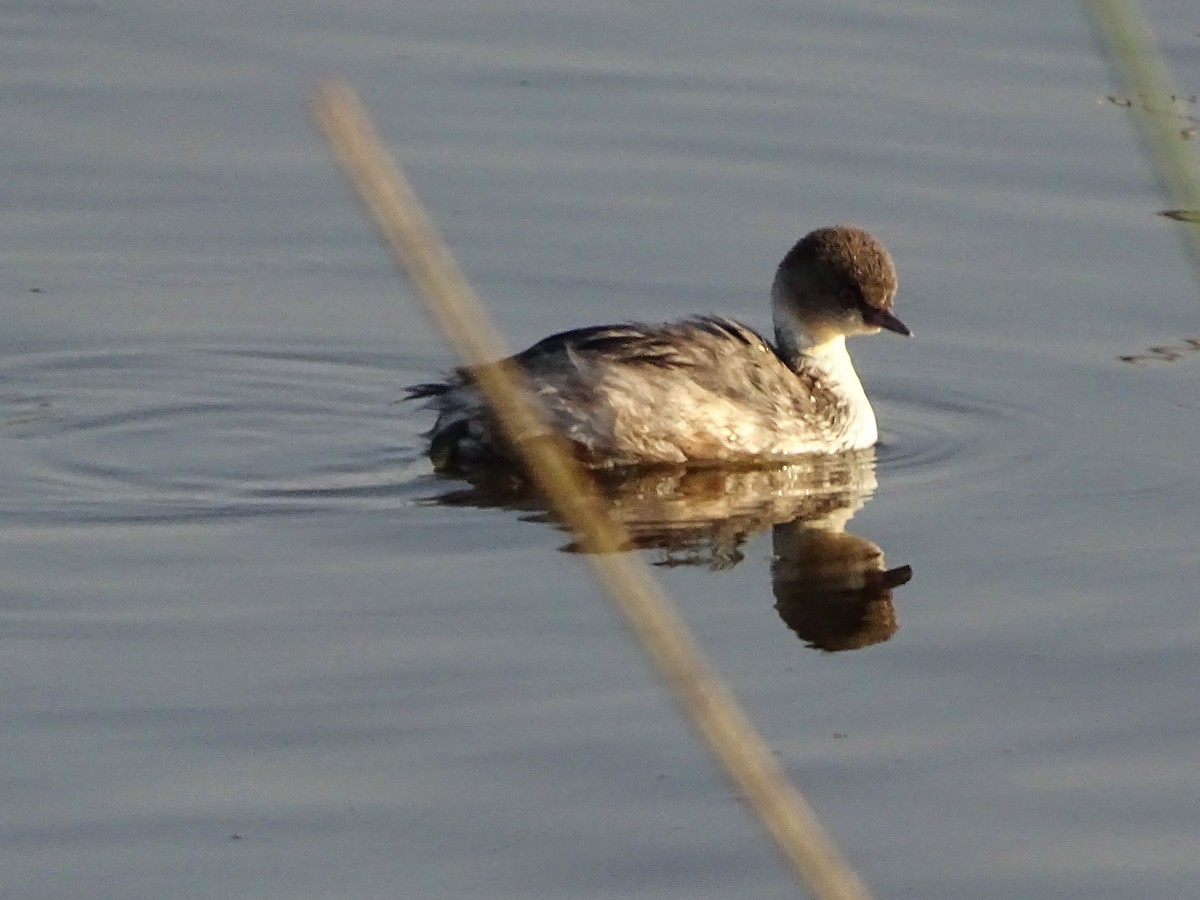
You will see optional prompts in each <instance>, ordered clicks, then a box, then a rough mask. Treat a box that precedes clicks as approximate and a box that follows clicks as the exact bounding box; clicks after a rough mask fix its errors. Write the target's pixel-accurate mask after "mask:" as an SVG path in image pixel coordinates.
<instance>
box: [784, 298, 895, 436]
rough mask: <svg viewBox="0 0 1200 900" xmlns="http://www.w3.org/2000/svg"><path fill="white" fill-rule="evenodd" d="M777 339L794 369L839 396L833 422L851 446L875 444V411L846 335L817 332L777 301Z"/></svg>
mask: <svg viewBox="0 0 1200 900" xmlns="http://www.w3.org/2000/svg"><path fill="white" fill-rule="evenodd" d="M775 342H776V346H777V347H778V352H779V356H780V358H781V359H783V361H784V362H785V363H786V364H787V365H788V367H789V368H791V369H792V371H793V372H795V373H796V374H797V375H801V376H807V377H809V378H812V379H813V380H814V381H815V383H816V384H817V385H818V386H819V387H820V388H821V389H822V392H828V394H829V395H832V396H833V397H834V398H836V406H837V409H836V411H835V412H834V414H833V417H834V419H835V420H836V421H835V422H834V423H833V424H834V427H835V428H836V430H837V431H838V432H840V433H841V434H842V435H843V437H844V438H845V440H846V442H847V446H850V447H854V448H863V447H870V446H873V445H874V444H875V441H876V440H877V439H878V436H879V431H878V426H877V424H876V421H875V411H874V410H873V409H872V408H871V402H870V401H869V400H868V399H867V393H866V391H864V390H863V386H862V382H861V381H860V380H859V377H858V373H857V372H856V371H855V370H854V363H853V362H852V361H851V360H850V354H849V352H847V350H846V336H845V335H844V334H822V333H816V334H814V333H813V331H812V330H810V329H808V328H805V327H804V326H803V325H802V324H801V323H800V322H798V321H797V320H796V317H795V315H794V314H793V313H791V312H790V311H789V310H788V309H787V308H786V307H784V306H783V305H782V304H780V303H778V302H777V303H776V304H775Z"/></svg>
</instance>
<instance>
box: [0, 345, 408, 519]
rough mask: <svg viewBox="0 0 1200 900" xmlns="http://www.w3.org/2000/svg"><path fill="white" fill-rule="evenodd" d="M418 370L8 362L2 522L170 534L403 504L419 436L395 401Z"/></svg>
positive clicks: (210, 354)
mask: <svg viewBox="0 0 1200 900" xmlns="http://www.w3.org/2000/svg"><path fill="white" fill-rule="evenodd" d="M417 368H420V367H414V366H412V365H411V364H407V363H406V361H405V360H403V359H400V358H397V357H394V356H389V355H387V354H371V353H369V352H365V351H362V350H359V349H353V350H347V351H345V352H339V351H336V350H334V351H331V350H329V348H315V349H310V348H304V347H298V348H297V347H288V348H279V347H266V348H262V347H258V348H239V349H234V350H230V349H228V348H212V347H203V346H199V347H197V346H189V345H179V346H163V345H156V346H153V347H128V348H122V349H114V350H104V351H100V352H65V351H59V352H49V353H36V354H33V353H31V354H18V355H11V356H8V357H6V358H3V359H0V435H3V438H4V440H5V443H6V450H5V453H4V455H3V460H4V462H3V463H0V465H3V466H4V467H5V469H6V470H7V474H8V475H9V477H7V478H5V486H4V490H3V494H2V495H0V514H2V515H5V516H8V517H10V518H15V519H19V520H23V521H45V520H48V519H49V520H55V519H62V518H69V519H70V520H72V521H79V520H81V519H83V520H95V519H103V520H145V519H148V518H150V519H166V520H170V519H178V518H185V519H193V518H200V517H211V516H225V517H229V516H243V515H262V514H269V513H272V512H295V511H300V510H305V509H322V508H328V507H330V506H332V505H344V504H345V503H348V502H353V503H355V504H367V505H370V504H373V503H387V504H392V505H394V504H396V503H397V502H408V501H409V500H410V499H411V498H410V496H409V493H410V490H411V487H410V486H411V483H412V481H413V479H414V478H415V477H416V474H417V473H418V472H421V471H423V470H424V466H423V463H422V462H421V461H420V453H419V451H418V445H419V442H420V440H419V434H418V432H419V430H420V429H419V423H418V422H417V420H416V417H415V416H412V417H405V416H403V415H400V414H399V410H398V408H397V407H396V406H395V405H394V401H395V400H396V399H397V398H398V397H399V396H400V394H401V389H402V387H403V385H405V384H407V383H409V382H411V381H412V380H414V378H415V376H414V375H413V374H412V373H413V372H415V371H416V370H417ZM31 473H33V477H31Z"/></svg>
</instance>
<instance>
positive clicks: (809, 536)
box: [426, 450, 912, 652]
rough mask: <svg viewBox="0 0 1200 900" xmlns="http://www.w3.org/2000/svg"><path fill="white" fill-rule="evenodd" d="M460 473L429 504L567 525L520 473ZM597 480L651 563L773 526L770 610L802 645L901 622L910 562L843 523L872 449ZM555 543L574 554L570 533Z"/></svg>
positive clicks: (863, 640)
mask: <svg viewBox="0 0 1200 900" xmlns="http://www.w3.org/2000/svg"><path fill="white" fill-rule="evenodd" d="M464 477H468V484H467V486H465V487H463V486H461V482H460V483H459V486H457V487H455V488H453V489H451V490H447V491H444V492H442V493H440V494H437V495H436V496H433V497H430V498H428V499H427V501H426V502H428V503H431V504H436V505H440V506H457V507H474V508H500V509H510V510H514V511H519V512H524V513H527V515H526V516H525V517H524V518H525V520H526V521H531V522H543V523H549V524H553V525H554V526H555V527H559V528H562V527H563V526H562V525H561V523H560V522H559V521H558V520H557V519H556V517H555V516H554V514H553V513H552V512H551V511H550V510H549V509H548V507H547V504H545V503H544V502H543V501H542V500H541V498H540V497H539V495H538V492H537V491H536V490H535V489H534V488H533V487H532V486H531V485H530V484H529V482H528V481H527V480H526V479H525V478H524V477H523V476H522V475H521V474H520V473H519V472H515V471H513V470H505V471H498V472H497V471H490V472H486V473H473V474H471V475H470V476H464ZM596 479H597V485H598V488H599V490H600V493H601V495H602V496H603V498H604V499H605V500H606V502H607V503H608V509H609V512H610V514H611V515H612V516H613V517H614V518H615V519H616V520H617V521H618V522H619V523H620V524H621V525H622V527H623V528H624V529H625V532H626V534H627V535H628V538H629V543H628V546H627V549H629V550H644V551H650V552H652V553H654V554H655V558H654V559H653V560H652V564H653V565H656V566H662V567H675V566H697V567H703V568H707V569H709V570H712V571H722V570H726V569H730V568H732V567H734V566H736V565H738V564H739V563H741V562H742V561H743V559H744V558H745V554H744V553H743V550H742V548H743V546H744V545H745V543H746V541H747V539H749V538H750V537H751V536H752V535H754V534H756V533H758V532H761V531H765V530H767V529H768V528H770V529H771V534H772V551H773V552H772V559H771V587H772V591H773V593H774V595H775V609H776V611H777V612H778V613H779V617H780V619H782V620H783V622H784V623H785V624H786V625H787V626H788V627H789V628H790V629H791V630H792V631H794V632H795V634H796V636H797V637H799V638H800V639H801V640H802V641H803V642H804V643H805V644H806V645H807V646H809V647H813V648H815V649H819V650H825V651H829V652H835V651H840V650H852V649H856V648H860V647H866V646H870V645H872V644H877V643H880V642H882V641H886V640H887V639H888V638H890V637H891V636H892V635H893V634H894V633H895V632H896V630H897V628H898V620H897V617H896V611H895V608H894V606H893V604H892V591H893V590H894V589H895V588H897V587H900V586H901V585H904V584H906V583H908V581H909V580H911V578H912V568H911V567H910V566H898V567H895V568H891V569H887V568H886V567H885V563H884V554H883V551H882V550H881V549H880V548H879V547H878V546H876V545H875V544H873V543H872V542H870V541H868V540H866V539H865V538H862V537H859V536H858V535H855V534H852V533H849V532H847V531H846V525H847V523H848V522H849V521H850V519H851V518H852V517H853V516H854V514H855V513H856V512H857V511H858V510H859V509H861V508H862V506H863V504H865V503H866V502H867V500H868V499H869V498H870V497H871V495H872V494H873V493H874V491H875V487H876V481H875V457H874V452H873V451H869V450H868V451H863V452H859V453H849V454H843V455H840V456H833V457H817V458H812V459H806V460H804V461H802V462H796V463H789V464H787V465H782V466H777V467H773V468H760V469H725V468H683V467H678V468H676V467H671V468H654V469H634V470H616V471H607V472H600V473H597V474H596ZM561 549H562V550H563V551H564V552H568V553H577V552H580V547H579V545H578V543H576V542H575V541H570V542H568V543H567V544H565V545H564V546H563V547H562V548H561Z"/></svg>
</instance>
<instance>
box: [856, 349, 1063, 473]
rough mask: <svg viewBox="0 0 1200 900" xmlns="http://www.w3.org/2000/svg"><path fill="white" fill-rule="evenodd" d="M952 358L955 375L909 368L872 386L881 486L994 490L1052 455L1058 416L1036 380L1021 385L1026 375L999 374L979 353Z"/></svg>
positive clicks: (947, 361) (950, 364)
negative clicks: (1001, 389)
mask: <svg viewBox="0 0 1200 900" xmlns="http://www.w3.org/2000/svg"><path fill="white" fill-rule="evenodd" d="M953 356H954V354H953V353H951V354H947V358H945V359H943V360H942V361H941V364H942V365H943V366H945V367H946V368H947V369H948V370H949V371H950V372H952V373H953V374H952V375H951V374H941V373H938V372H930V371H923V372H920V373H918V372H915V371H913V370H911V369H909V370H906V371H905V372H903V373H901V374H899V375H898V376H896V377H893V378H892V380H891V381H889V382H888V383H887V384H884V385H880V386H879V387H875V386H874V385H872V388H873V389H872V390H871V395H872V398H873V400H874V405H875V409H876V414H877V415H878V417H879V421H880V433H881V439H880V443H879V446H878V448H877V451H876V458H877V460H878V464H879V470H880V474H879V480H880V483H881V484H886V485H892V486H898V485H907V486H914V487H920V488H921V489H922V490H936V489H937V488H938V486H939V485H940V486H945V487H947V488H948V489H950V490H953V491H954V492H956V493H962V492H964V491H965V490H972V489H987V488H989V487H996V486H999V485H1001V484H1003V483H1006V482H1008V481H1010V480H1011V476H1012V472H1013V470H1014V468H1015V467H1017V466H1021V467H1024V468H1025V469H1028V467H1029V466H1035V467H1036V466H1039V465H1042V464H1044V462H1045V461H1046V460H1047V459H1049V458H1050V457H1051V456H1052V455H1053V454H1051V453H1050V452H1049V451H1050V450H1052V449H1053V447H1054V446H1055V445H1056V444H1057V441H1058V437H1057V434H1056V432H1055V430H1054V427H1053V423H1054V417H1053V414H1052V412H1051V411H1049V410H1046V409H1039V406H1040V405H1042V404H1044V401H1045V398H1044V396H1043V393H1044V392H1042V391H1040V390H1039V389H1038V388H1039V386H1038V384H1037V380H1036V378H1035V377H1033V376H1030V381H1029V382H1028V389H1022V387H1021V385H1022V384H1023V383H1024V382H1023V379H1022V378H1021V376H1020V375H1016V376H1014V374H1013V373H1012V372H1008V373H1006V375H1005V377H1004V378H1000V377H998V375H997V374H996V373H992V372H989V371H988V370H987V366H986V364H984V363H983V361H981V360H980V359H979V358H978V357H976V358H975V359H969V358H964V359H962V360H961V361H957V362H956V360H955V359H954V358H953ZM992 363H993V364H994V365H995V364H998V361H997V360H995V359H993V360H992ZM998 385H1004V393H1003V395H1002V396H998V395H997V394H998V387H997V386H998Z"/></svg>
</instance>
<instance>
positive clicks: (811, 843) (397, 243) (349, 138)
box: [314, 84, 869, 900]
mask: <svg viewBox="0 0 1200 900" xmlns="http://www.w3.org/2000/svg"><path fill="white" fill-rule="evenodd" d="M314 116H315V118H316V121H317V123H318V125H319V126H320V128H321V130H322V132H323V133H324V135H325V137H326V139H327V140H328V141H329V144H330V146H331V148H332V149H333V152H334V155H335V156H336V157H337V160H338V162H339V164H340V165H341V167H342V170H343V171H344V172H345V174H346V176H347V178H348V179H349V180H350V183H351V185H352V186H353V188H354V189H355V191H356V192H357V193H358V195H359V197H360V198H361V199H362V201H363V202H364V203H365V204H366V206H367V208H368V209H369V210H370V212H371V215H372V216H373V217H374V219H375V222H376V224H377V225H378V226H379V229H380V231H381V232H382V233H383V235H384V238H385V239H386V240H387V243H388V245H389V246H390V247H391V249H392V252H393V253H395V255H396V258H397V259H398V260H399V261H400V262H401V263H402V264H403V267H404V270H405V271H406V272H407V273H408V276H409V278H410V279H411V280H412V282H413V284H414V285H415V286H416V288H417V292H418V293H419V294H420V296H421V297H422V299H423V300H424V301H425V303H426V305H427V306H428V307H429V310H430V312H431V313H432V315H433V317H434V319H435V320H436V321H437V323H438V325H439V326H440V327H441V329H442V332H443V334H444V335H445V337H446V339H447V341H448V342H449V343H450V344H451V346H452V347H453V348H454V349H455V350H456V351H457V352H458V354H459V356H460V357H461V358H462V359H463V361H464V362H466V363H467V364H469V365H478V364H480V363H484V362H489V361H492V360H496V359H500V358H502V357H504V356H505V355H506V351H505V348H504V347H503V346H502V344H501V342H500V341H499V340H498V339H497V338H496V337H494V334H495V331H494V329H493V328H492V327H491V325H490V323H489V322H488V320H487V317H486V315H485V314H484V311H483V306H482V304H481V303H480V301H479V298H478V297H477V296H476V295H475V293H474V291H472V290H471V287H470V285H469V284H468V283H467V281H466V278H465V277H464V276H463V274H462V272H461V270H460V269H459V268H458V266H457V264H456V263H455V261H454V258H453V257H452V256H451V254H450V251H449V250H448V249H447V248H446V246H445V244H444V243H443V242H442V241H441V239H440V238H439V237H438V235H437V233H436V231H435V229H434V227H433V224H432V222H431V221H430V220H429V217H428V216H427V215H426V214H425V212H424V210H423V209H422V207H421V204H420V202H419V201H418V200H417V198H416V196H415V195H414V194H413V192H412V189H411V188H410V187H409V186H408V183H407V181H406V180H405V178H404V176H403V175H402V174H401V172H400V170H399V169H398V168H397V166H396V165H395V163H394V162H393V161H392V160H391V158H390V157H389V156H388V154H387V153H386V152H385V151H384V149H383V147H382V145H381V143H380V141H379V140H378V138H377V137H376V135H375V133H374V130H373V128H372V127H371V124H370V122H369V120H368V119H367V116H366V113H365V111H364V110H363V108H362V106H361V104H360V103H359V102H358V100H357V98H356V97H355V95H354V93H353V92H352V91H351V90H350V88H348V87H347V86H344V85H339V84H324V85H321V86H320V87H319V88H318V89H317V92H316V97H315V100H314ZM481 374H482V377H481V378H480V387H481V388H482V389H483V391H484V393H485V394H486V395H487V398H488V401H489V402H490V403H491V405H492V407H493V409H494V410H495V411H496V413H497V415H498V417H499V418H500V420H501V422H502V423H503V427H504V428H505V429H506V431H507V433H508V435H509V437H510V438H511V439H512V440H513V442H514V443H515V444H516V446H517V448H518V449H519V450H520V452H521V454H522V456H523V458H524V461H525V463H526V465H527V467H528V468H529V470H530V472H531V474H532V475H533V477H534V478H535V479H536V480H537V482H538V484H539V486H540V487H541V489H542V491H543V492H544V493H545V495H546V497H547V498H548V500H549V501H550V502H551V503H552V505H553V506H554V508H555V510H556V511H557V513H558V514H559V515H560V516H561V517H562V519H563V521H564V522H565V523H566V524H567V525H568V526H570V527H571V528H572V529H573V530H574V531H575V532H576V533H577V534H578V535H579V539H580V542H581V543H582V544H583V546H584V547H585V548H586V549H587V550H589V551H591V555H590V556H589V557H588V559H589V561H590V562H591V564H592V566H593V567H594V569H595V570H596V574H597V575H598V576H599V578H600V580H601V582H602V583H603V584H604V586H605V587H606V588H607V589H608V591H609V593H610V594H611V596H612V598H613V600H614V602H615V603H616V604H617V607H618V608H619V609H620V610H621V612H622V613H623V614H624V616H625V618H626V620H627V621H628V623H629V625H630V626H631V628H632V629H633V631H634V633H635V634H636V636H637V637H638V639H639V640H640V641H641V644H642V647H643V648H644V649H645V651H646V652H647V653H648V654H649V656H650V658H651V659H652V660H653V661H654V662H655V663H656V664H657V666H658V668H659V671H660V672H661V673H662V675H663V677H664V678H665V679H666V681H667V683H668V685H669V686H670V688H671V689H672V691H673V692H674V694H675V697H676V699H677V700H678V702H679V703H680V705H681V706H682V707H683V709H684V711H685V712H686V714H687V716H688V717H689V719H690V720H691V721H692V723H693V724H694V725H695V727H696V728H697V729H698V730H699V732H700V733H701V735H702V736H703V737H704V739H705V740H706V742H707V743H708V745H709V747H710V749H711V750H712V751H713V753H714V754H715V755H716V756H717V758H718V760H719V761H720V762H721V764H722V765H723V766H724V768H725V770H726V772H727V773H728V774H729V777H730V778H731V779H732V780H733V782H734V784H735V785H736V786H737V787H738V789H739V790H740V791H741V792H742V793H743V794H744V796H745V797H746V799H747V801H748V802H749V804H750V806H751V808H752V809H753V810H754V812H755V813H756V814H757V816H758V818H759V820H760V821H761V822H762V824H763V826H764V827H765V828H766V829H767V831H768V833H769V834H770V835H771V836H772V837H773V838H774V840H775V843H776V844H777V846H778V847H779V848H780V850H781V851H782V852H783V854H784V856H785V857H786V858H787V860H788V861H789V862H790V864H791V866H792V868H793V870H794V872H795V873H796V874H797V876H799V877H800V878H801V879H802V881H803V883H805V884H807V885H808V887H809V888H810V889H811V891H812V894H813V896H815V897H817V898H820V900H867V898H868V897H869V895H868V893H867V890H866V888H865V887H864V886H863V884H862V882H861V881H860V880H859V878H858V876H857V875H856V874H855V872H854V870H853V869H851V868H850V866H849V865H848V864H847V863H846V862H845V861H844V860H843V858H842V856H841V855H840V854H839V853H838V851H837V848H836V847H835V846H834V844H833V841H832V839H831V838H830V837H829V835H828V834H827V833H826V831H825V829H824V828H822V827H821V824H820V822H818V821H817V818H816V816H815V814H814V813H813V811H812V809H811V807H810V806H809V805H808V803H807V802H806V801H805V799H804V798H803V797H802V796H801V795H800V793H799V792H798V791H797V790H796V789H795V788H794V787H792V785H791V784H790V783H789V782H788V781H787V778H786V777H785V775H784V773H783V771H782V769H781V768H780V766H779V764H778V763H777V762H776V760H775V758H774V757H773V756H772V754H771V752H770V750H769V749H768V747H767V746H766V744H765V743H764V741H763V739H762V738H761V737H760V736H759V735H758V733H757V732H756V731H755V729H754V727H753V726H752V725H751V724H750V721H749V719H748V718H747V717H746V715H745V713H744V712H743V711H742V709H741V708H740V706H739V705H738V704H737V701H736V700H735V699H734V698H733V695H732V694H731V693H730V692H729V690H728V688H726V687H725V685H724V683H723V682H722V681H721V680H720V679H719V678H718V676H717V675H716V674H715V673H714V672H713V670H712V669H711V668H710V667H709V665H708V664H707V663H706V662H705V661H704V659H703V658H702V657H701V655H700V652H699V650H698V648H697V647H696V644H695V641H694V639H693V638H692V637H691V635H690V634H689V632H688V630H687V628H686V626H685V625H684V624H683V622H682V620H681V619H680V618H679V616H678V614H677V613H676V612H675V609H674V607H673V606H672V604H671V603H670V601H669V600H668V598H667V597H666V595H665V594H664V593H663V591H662V590H661V589H660V588H659V586H658V585H657V584H656V583H655V582H654V580H653V579H652V578H651V577H650V574H649V572H648V570H647V569H646V567H645V566H644V565H642V564H641V563H640V562H639V561H638V560H637V558H636V557H634V556H631V555H628V554H624V553H614V552H611V551H614V550H617V549H619V548H621V547H622V546H624V545H625V540H624V535H623V533H622V531H621V529H620V527H619V526H618V525H617V524H616V523H614V522H613V521H612V519H611V518H610V517H609V516H608V515H607V513H606V512H605V511H604V509H603V507H602V505H601V504H600V503H598V502H596V501H595V496H596V495H595V491H594V489H593V486H592V484H591V480H590V478H588V477H587V476H586V474H585V473H584V472H582V471H581V470H580V469H579V467H578V466H577V465H576V464H575V462H574V460H573V459H571V458H570V457H569V456H568V455H567V454H565V453H563V452H562V448H561V447H560V445H559V443H558V441H557V440H555V439H554V438H553V437H551V436H549V433H548V431H547V429H546V428H545V426H544V425H543V424H542V423H541V422H540V421H539V419H538V415H537V413H536V412H535V410H534V409H533V408H532V407H531V406H530V404H528V403H527V402H526V400H525V396H524V394H523V391H522V385H521V384H520V377H519V373H518V372H516V371H514V370H513V369H512V368H511V367H506V366H487V367H485V368H484V369H482V370H481Z"/></svg>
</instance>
